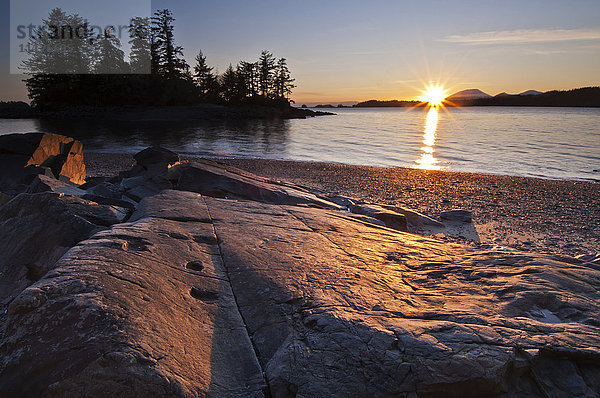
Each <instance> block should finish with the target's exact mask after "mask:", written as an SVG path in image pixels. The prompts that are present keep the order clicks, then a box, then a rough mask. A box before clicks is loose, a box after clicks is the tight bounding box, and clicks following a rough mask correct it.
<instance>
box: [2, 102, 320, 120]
mask: <svg viewBox="0 0 600 398" xmlns="http://www.w3.org/2000/svg"><path fill="white" fill-rule="evenodd" d="M324 115H332V113H329V112H322V111H313V110H310V109H300V108H295V107H293V106H285V107H269V106H260V105H255V106H224V105H215V104H198V105H190V106H147V107H108V106H103V107H92V106H79V107H77V106H69V107H64V108H60V107H58V108H53V109H42V110H40V109H36V108H33V107H31V106H29V104H27V103H25V102H9V103H6V102H0V118H5V119H34V118H37V119H101V120H119V121H159V120H160V121H193V120H221V119H228V120H231V119H233V120H235V119H306V118H307V117H315V116H324Z"/></svg>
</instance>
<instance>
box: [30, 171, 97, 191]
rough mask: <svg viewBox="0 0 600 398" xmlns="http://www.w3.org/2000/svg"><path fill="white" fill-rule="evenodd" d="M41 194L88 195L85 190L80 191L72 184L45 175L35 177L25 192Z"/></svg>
mask: <svg viewBox="0 0 600 398" xmlns="http://www.w3.org/2000/svg"><path fill="white" fill-rule="evenodd" d="M40 192H55V193H62V194H65V195H70V196H84V195H85V194H86V193H87V192H86V191H84V190H83V189H79V188H77V187H76V186H74V185H73V184H71V183H68V182H64V181H61V180H57V179H54V178H52V177H48V176H45V175H43V174H38V175H36V176H35V177H34V179H33V181H32V182H31V184H29V186H28V187H27V189H26V190H25V193H40Z"/></svg>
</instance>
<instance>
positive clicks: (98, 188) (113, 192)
mask: <svg viewBox="0 0 600 398" xmlns="http://www.w3.org/2000/svg"><path fill="white" fill-rule="evenodd" d="M80 188H81V187H80ZM86 192H87V194H88V195H94V196H101V197H104V198H109V199H120V198H121V196H123V189H122V188H121V187H120V186H117V185H115V184H111V183H109V182H101V183H99V184H97V185H94V186H92V187H90V188H87V189H86Z"/></svg>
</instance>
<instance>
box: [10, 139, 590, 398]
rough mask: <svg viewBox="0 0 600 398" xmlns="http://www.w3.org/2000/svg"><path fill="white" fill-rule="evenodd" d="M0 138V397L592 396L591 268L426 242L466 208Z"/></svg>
mask: <svg viewBox="0 0 600 398" xmlns="http://www.w3.org/2000/svg"><path fill="white" fill-rule="evenodd" d="M134 158H135V161H136V164H135V166H133V167H132V168H131V169H130V170H127V171H123V172H120V173H119V174H118V175H116V176H114V177H110V178H107V177H88V178H86V177H87V176H86V172H85V164H84V159H83V147H82V145H81V143H80V142H79V141H77V140H74V139H73V138H69V137H63V136H58V135H52V134H42V133H36V134H26V135H8V136H2V137H0V162H1V164H2V168H1V170H0V190H1V191H2V192H3V193H2V195H1V198H0V203H2V205H1V206H0V330H1V333H2V334H1V339H0V352H1V356H0V392H1V394H0V395H1V396H3V397H4V396H6V397H20V396H31V397H36V396H45V397H53V396H57V397H65V396H131V397H137V396H139V397H145V396H181V397H195V396H214V397H228V396H229V397H263V396H266V397H270V396H272V397H320V396H340V397H342V396H344V397H346V396H355V397H363V396H377V397H392V396H393V397H402V396H405V397H417V396H418V397H435V396H444V397H449V396H450V397H452V396H455V397H467V396H532V397H535V396H539V397H548V396H580V397H594V396H597V394H598V392H600V322H599V321H598V319H600V300H599V299H600V293H599V288H600V264H599V263H598V260H597V259H592V260H588V261H586V260H585V259H581V258H580V259H577V258H571V257H567V256H560V257H559V256H551V255H543V254H536V253H530V252H523V251H514V250H506V249H505V248H500V247H490V248H484V247H477V246H473V245H466V244H460V243H452V242H447V241H443V240H440V239H434V238H432V237H431V236H432V235H443V234H447V235H452V234H459V235H460V236H468V234H469V233H470V232H472V231H473V230H474V225H473V220H472V217H471V214H470V213H469V212H468V211H465V210H460V209H454V210H451V211H448V212H446V213H444V214H443V215H441V216H440V217H438V218H436V219H434V218H432V217H428V216H426V215H424V214H421V213H419V212H418V211H415V210H413V209H409V208H406V207H402V206H391V205H387V204H380V203H364V202H361V201H359V200H356V199H353V198H350V197H343V196H324V195H320V194H316V193H315V192H313V191H311V190H309V189H306V188H304V187H302V186H299V185H296V184H293V183H288V182H284V181H278V180H273V179H270V178H266V177H260V176H258V175H255V174H252V173H249V172H246V171H243V170H241V169H237V168H235V167H233V166H230V165H225V164H223V163H219V162H216V161H211V160H199V161H195V162H193V163H187V162H185V161H182V160H181V159H180V158H179V156H178V155H177V154H176V153H173V152H171V151H168V150H166V149H163V148H148V149H146V150H144V151H142V152H140V153H138V154H137V155H135V156H134Z"/></svg>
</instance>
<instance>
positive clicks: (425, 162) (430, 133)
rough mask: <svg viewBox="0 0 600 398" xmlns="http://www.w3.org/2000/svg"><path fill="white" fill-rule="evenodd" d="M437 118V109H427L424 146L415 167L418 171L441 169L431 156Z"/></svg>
mask: <svg viewBox="0 0 600 398" xmlns="http://www.w3.org/2000/svg"><path fill="white" fill-rule="evenodd" d="M438 117H439V116H438V108H437V107H435V106H432V107H431V108H429V112H428V113H427V119H426V121H425V131H424V132H423V144H424V145H425V146H424V147H422V148H421V150H422V151H423V153H422V154H421V157H420V158H419V159H417V161H416V164H417V165H416V167H417V168H419V169H424V170H440V169H441V167H440V166H439V165H438V163H439V161H438V160H437V159H436V158H435V157H434V156H433V153H434V147H435V133H436V131H437V124H438Z"/></svg>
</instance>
